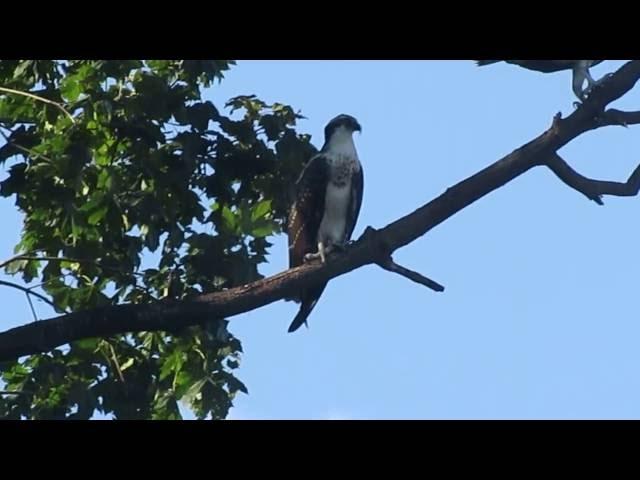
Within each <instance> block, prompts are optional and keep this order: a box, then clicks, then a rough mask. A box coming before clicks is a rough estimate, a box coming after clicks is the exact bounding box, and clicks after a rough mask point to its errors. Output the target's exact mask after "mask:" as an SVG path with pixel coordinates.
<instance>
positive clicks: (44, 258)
mask: <svg viewBox="0 0 640 480" xmlns="http://www.w3.org/2000/svg"><path fill="white" fill-rule="evenodd" d="M20 260H41V261H49V262H71V263H90V264H92V265H94V266H96V267H98V268H100V269H102V270H111V271H112V272H118V273H125V274H130V275H137V276H144V274H143V273H140V272H125V271H124V270H122V269H121V268H116V267H107V266H105V265H102V264H101V263H99V262H97V261H95V260H92V259H89V258H87V259H82V258H69V257H49V256H33V255H16V256H15V257H11V258H10V259H8V260H5V261H4V262H2V263H0V268H3V267H6V266H7V265H9V264H10V263H13V262H17V261H20Z"/></svg>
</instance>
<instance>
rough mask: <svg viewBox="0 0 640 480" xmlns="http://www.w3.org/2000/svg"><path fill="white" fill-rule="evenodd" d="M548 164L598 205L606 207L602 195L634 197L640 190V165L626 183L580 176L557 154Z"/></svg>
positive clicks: (569, 183)
mask: <svg viewBox="0 0 640 480" xmlns="http://www.w3.org/2000/svg"><path fill="white" fill-rule="evenodd" d="M546 164H547V166H548V167H549V169H550V170H551V171H552V172H553V173H555V174H556V176H557V177H558V178H559V179H560V180H562V181H563V182H564V183H565V184H566V185H568V186H569V187H571V188H573V189H574V190H577V191H578V192H580V193H582V194H583V195H584V196H586V197H587V198H588V199H589V200H593V201H594V202H596V203H597V204H598V205H604V202H603V201H602V198H601V197H602V195H614V196H617V197H633V196H635V195H637V194H638V191H639V190H640V165H639V166H638V167H636V169H635V170H634V171H633V173H632V174H631V176H630V177H629V179H628V180H627V181H626V182H609V181H605V180H593V179H591V178H587V177H585V176H583V175H580V174H579V173H578V172H576V171H575V170H574V169H573V168H571V167H570V166H569V164H568V163H567V162H565V160H564V159H563V158H562V157H561V156H560V155H558V154H557V153H556V154H553V155H551V156H550V157H549V159H548V160H547V162H546Z"/></svg>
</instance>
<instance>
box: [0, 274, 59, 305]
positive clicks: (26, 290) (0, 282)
mask: <svg viewBox="0 0 640 480" xmlns="http://www.w3.org/2000/svg"><path fill="white" fill-rule="evenodd" d="M0 285H4V286H5V287H11V288H15V289H17V290H20V291H22V292H24V293H26V294H27V295H33V296H34V297H36V298H39V299H40V300H42V301H43V302H45V303H47V304H49V305H51V306H52V307H53V308H55V309H57V308H58V307H56V305H55V303H53V302H52V301H51V300H49V299H48V298H47V297H45V296H44V295H41V294H39V293H38V292H34V291H32V290H31V289H30V288H28V287H23V286H22V285H18V284H17V283H13V282H7V281H6V280H0Z"/></svg>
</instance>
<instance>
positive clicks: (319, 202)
mask: <svg viewBox="0 0 640 480" xmlns="http://www.w3.org/2000/svg"><path fill="white" fill-rule="evenodd" d="M327 180H328V164H327V161H326V159H325V158H324V157H323V156H322V155H318V156H315V157H313V158H312V159H311V160H310V161H309V163H308V164H307V166H306V167H305V169H304V170H303V171H302V174H301V175H300V179H299V180H298V182H297V184H296V199H295V201H294V202H293V205H292V206H291V210H290V211H289V222H288V226H287V232H288V235H289V266H290V267H296V266H298V265H302V263H303V262H304V256H305V255H306V254H307V253H315V252H316V251H317V250H318V243H317V238H318V230H319V229H320V222H322V215H323V212H324V200H325V193H326V190H327ZM326 286H327V284H326V283H323V284H320V285H317V286H315V287H313V288H310V289H307V290H302V291H301V292H300V293H299V295H298V296H297V298H293V300H295V301H298V302H300V303H301V305H300V309H299V311H298V314H297V315H296V317H295V318H294V319H293V322H291V325H290V326H289V332H294V331H296V330H297V329H298V328H300V326H302V324H303V323H304V324H306V323H307V317H308V316H309V314H310V313H311V311H312V310H313V308H314V307H315V306H316V303H317V302H318V299H319V298H320V296H321V295H322V292H323V291H324V289H325V287H326Z"/></svg>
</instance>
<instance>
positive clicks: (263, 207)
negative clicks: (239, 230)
mask: <svg viewBox="0 0 640 480" xmlns="http://www.w3.org/2000/svg"><path fill="white" fill-rule="evenodd" d="M270 212H271V200H262V201H261V202H258V203H257V204H256V205H255V206H254V207H253V209H252V210H251V220H252V221H254V222H255V221H256V220H258V219H259V218H263V217H264V216H266V215H267V214H268V213H270Z"/></svg>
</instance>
